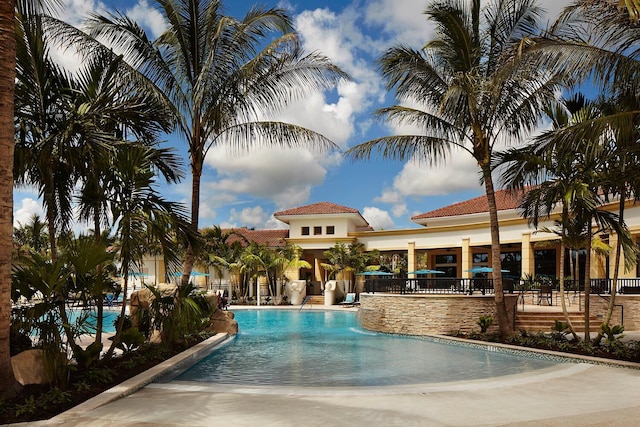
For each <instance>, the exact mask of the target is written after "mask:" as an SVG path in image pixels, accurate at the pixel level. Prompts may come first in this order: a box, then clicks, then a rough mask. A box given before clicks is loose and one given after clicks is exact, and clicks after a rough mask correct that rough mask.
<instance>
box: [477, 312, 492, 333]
mask: <svg viewBox="0 0 640 427" xmlns="http://www.w3.org/2000/svg"><path fill="white" fill-rule="evenodd" d="M476 323H477V324H478V326H480V333H481V334H484V333H486V332H487V330H488V329H489V328H490V327H491V325H493V316H480V318H479V319H478V321H477V322H476Z"/></svg>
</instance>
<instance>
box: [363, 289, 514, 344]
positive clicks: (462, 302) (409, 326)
mask: <svg viewBox="0 0 640 427" xmlns="http://www.w3.org/2000/svg"><path fill="white" fill-rule="evenodd" d="M505 300H506V303H507V313H508V315H509V321H510V322H513V314H514V311H515V305H516V302H517V296H516V295H505ZM359 312H360V314H359V315H360V325H361V327H362V328H364V329H368V330H372V331H378V332H387V333H392V334H406V335H426V334H448V333H450V332H452V331H463V332H471V331H480V327H479V326H478V325H477V323H476V322H477V321H478V319H479V318H480V316H486V315H491V316H493V318H494V326H492V327H491V328H490V329H489V331H497V330H498V329H497V323H498V321H497V316H496V306H495V302H494V299H493V296H492V295H490V296H489V295H487V296H485V295H431V294H419V295H395V294H366V293H362V294H360V310H359Z"/></svg>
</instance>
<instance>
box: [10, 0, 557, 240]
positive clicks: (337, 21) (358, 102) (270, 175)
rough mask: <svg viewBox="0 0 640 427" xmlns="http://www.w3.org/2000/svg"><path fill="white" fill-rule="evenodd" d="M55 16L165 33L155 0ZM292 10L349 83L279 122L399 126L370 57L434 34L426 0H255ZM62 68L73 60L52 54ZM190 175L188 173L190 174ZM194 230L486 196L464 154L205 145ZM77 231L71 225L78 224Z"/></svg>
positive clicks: (341, 140)
mask: <svg viewBox="0 0 640 427" xmlns="http://www.w3.org/2000/svg"><path fill="white" fill-rule="evenodd" d="M64 3H65V5H66V8H65V10H64V11H63V12H62V13H61V17H62V18H63V19H64V20H65V21H67V22H69V23H72V24H74V25H78V26H80V25H81V23H82V21H83V19H84V17H86V15H87V14H88V13H93V12H95V11H106V10H110V11H113V10H114V9H115V8H117V9H118V10H120V11H121V12H125V13H127V14H128V15H129V16H130V17H132V18H134V19H135V20H136V21H138V22H139V23H140V24H141V25H142V26H143V27H144V28H145V29H147V31H148V32H149V34H150V36H151V37H155V36H157V35H158V34H160V33H161V32H162V30H163V28H164V27H163V22H162V20H161V18H160V15H159V14H158V13H157V11H155V10H154V2H153V0H105V1H102V2H101V1H96V0H64ZM258 3H259V4H266V5H270V6H274V5H280V6H282V7H285V8H287V9H289V10H290V11H291V15H292V16H293V17H294V20H295V25H296V28H297V30H298V31H299V32H300V34H301V35H302V37H303V40H304V44H305V47H306V49H307V50H309V51H313V50H318V51H321V52H322V53H324V54H325V55H327V56H328V57H329V58H331V59H332V61H333V62H334V63H335V64H337V65H339V66H340V67H342V68H343V69H344V70H345V71H347V72H348V73H349V74H350V75H351V76H352V77H353V81H352V82H349V83H345V84H343V85H341V86H340V87H338V88H337V89H336V90H333V91H328V92H327V93H317V94H311V95H310V96H309V98H308V99H305V100H304V101H301V102H298V103H296V104H295V105H292V106H291V108H290V109H288V110H287V111H284V112H282V113H281V115H280V116H279V117H277V118H279V119H282V120H285V121H289V122H292V123H296V124H299V125H303V126H306V127H308V128H311V129H313V130H315V131H317V132H320V133H322V134H324V135H325V136H327V137H329V138H330V139H332V140H333V141H334V142H335V143H336V144H338V146H339V147H340V148H341V149H342V150H345V149H348V148H350V147H352V146H354V145H356V144H359V143H361V142H364V141H368V140H370V139H374V138H377V137H380V136H384V135H389V134H392V133H395V132H402V131H403V129H397V128H391V127H388V126H387V125H385V124H383V123H378V122H375V121H374V120H373V118H372V115H371V112H372V111H374V110H375V109H377V108H380V107H384V106H389V105H393V104H394V103H395V100H394V99H393V96H392V95H391V94H388V93H386V91H385V90H384V84H383V82H382V80H381V78H380V75H379V73H378V72H377V69H376V64H375V59H376V58H377V57H379V55H380V54H381V53H382V52H384V51H385V50H386V49H387V48H389V47H390V46H392V45H394V44H397V43H404V44H409V45H411V46H414V47H419V46H421V45H423V44H424V43H425V42H426V41H427V40H429V39H430V38H431V27H430V25H429V23H428V22H427V20H426V19H425V17H424V15H423V14H422V12H423V10H424V7H425V5H426V4H427V1H426V0H368V1H365V0H352V1H348V0H324V1H321V0H289V1H283V2H279V3H278V2H276V1H273V0H262V1H261V2H258ZM224 4H225V7H226V11H227V13H228V14H230V15H233V16H236V17H242V16H244V14H245V12H246V11H247V10H248V8H249V7H250V6H251V5H252V4H254V1H244V0H242V1H239V0H226V1H225V2H224ZM540 4H541V6H542V7H544V8H545V9H547V11H548V15H549V16H555V15H556V14H557V13H558V12H559V11H560V9H561V8H562V7H563V6H565V5H567V4H569V0H556V1H550V0H543V1H541V2H540ZM55 55H56V58H57V59H58V60H59V61H60V62H61V63H64V64H65V65H66V66H67V67H68V68H70V69H74V68H77V67H79V65H80V60H79V59H78V58H76V57H74V56H73V55H70V54H69V53H61V52H57V53H55ZM165 144H167V145H171V146H175V147H176V149H177V150H178V151H179V152H180V153H182V154H183V155H184V156H185V170H188V169H187V164H188V160H187V159H186V149H185V144H184V142H183V141H181V140H177V139H175V138H172V137H171V136H167V139H166V142H165ZM187 175H188V174H187ZM202 182H203V184H202V199H201V203H202V206H201V211H200V226H201V227H206V226H211V225H214V224H216V225H220V226H222V227H241V226H247V227H255V228H284V227H285V224H283V223H281V222H279V221H277V220H275V219H274V218H273V217H272V214H273V213H274V212H276V211H279V210H283V209H289V208H292V207H296V206H302V205H306V204H311V203H315V202H320V201H328V202H333V203H337V204H341V205H345V206H348V207H351V208H355V209H358V210H359V211H360V212H361V213H362V214H363V216H364V217H365V219H367V221H369V223H370V224H371V225H372V226H373V227H374V228H376V229H398V228H416V227H419V226H418V225H417V224H415V223H413V222H412V221H411V220H410V218H411V216H413V215H416V214H420V213H424V212H428V211H431V210H433V209H437V208H440V207H443V206H446V205H449V204H451V203H455V202H458V201H462V200H466V199H469V198H471V197H476V196H479V195H482V194H483V193H484V190H483V188H482V187H481V186H480V184H479V181H478V172H477V167H476V165H475V164H474V162H473V161H472V159H471V158H470V157H469V156H468V155H466V154H465V155H462V154H461V155H458V156H453V157H452V158H451V159H450V160H449V161H448V162H447V164H446V165H444V166H441V167H438V168H428V167H426V166H419V165H417V164H415V163H413V162H407V163H400V162H392V161H388V160H383V159H373V160H371V161H360V162H355V163H354V162H351V161H350V160H345V159H342V157H341V156H340V153H334V154H329V155H322V156H319V155H317V154H313V153H311V152H310V151H307V150H302V149H299V150H291V151H283V150H267V149H265V150H259V151H258V150H256V151H254V152H251V153H248V154H246V155H242V156H230V155H229V154H228V153H227V152H226V151H225V150H224V149H215V150H212V151H211V152H210V153H209V155H208V157H207V159H206V170H205V171H204V173H203V181H202ZM162 193H163V195H164V196H165V197H166V198H168V199H170V200H173V201H179V202H182V203H184V204H186V205H189V204H190V177H188V178H187V179H185V180H184V181H183V182H182V183H180V184H178V185H172V186H168V187H163V188H162ZM33 213H37V214H40V215H41V216H43V214H42V208H41V203H40V201H39V200H38V199H37V193H34V192H33V191H29V190H28V189H20V190H19V191H18V190H16V191H15V192H14V217H15V222H18V221H19V222H22V223H26V222H27V221H28V220H29V217H30V216H31V215H32V214H33ZM79 229H82V226H77V227H76V230H79Z"/></svg>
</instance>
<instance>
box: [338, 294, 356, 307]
mask: <svg viewBox="0 0 640 427" xmlns="http://www.w3.org/2000/svg"><path fill="white" fill-rule="evenodd" d="M338 304H339V305H344V306H350V307H353V306H355V305H358V304H360V302H359V301H356V294H355V293H353V292H349V293H348V294H347V295H346V296H345V297H344V301H341V302H339V303H338Z"/></svg>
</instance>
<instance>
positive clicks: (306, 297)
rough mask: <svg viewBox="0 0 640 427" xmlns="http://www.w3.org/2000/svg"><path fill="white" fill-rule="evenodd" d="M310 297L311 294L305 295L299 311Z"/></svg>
mask: <svg viewBox="0 0 640 427" xmlns="http://www.w3.org/2000/svg"><path fill="white" fill-rule="evenodd" d="M309 298H311V295H307V296H305V297H304V299H303V300H302V304H300V308H299V309H298V312H299V311H300V310H302V307H304V305H305V304H306V303H307V300H308V299H309Z"/></svg>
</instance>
